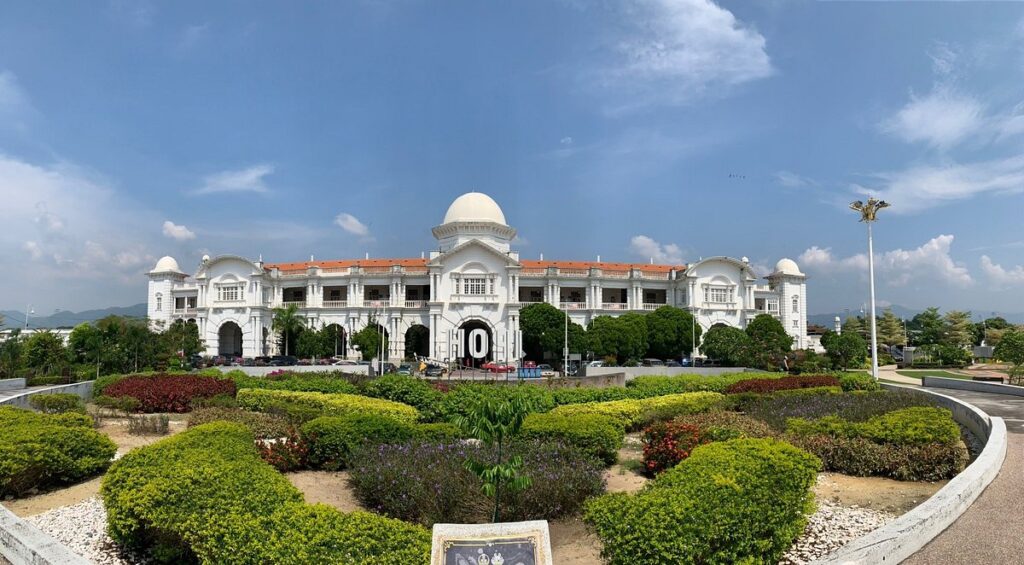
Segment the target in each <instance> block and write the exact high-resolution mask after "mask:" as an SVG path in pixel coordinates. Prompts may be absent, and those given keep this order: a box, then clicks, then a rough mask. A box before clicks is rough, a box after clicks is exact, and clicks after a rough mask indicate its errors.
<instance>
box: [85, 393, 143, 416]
mask: <svg viewBox="0 0 1024 565" xmlns="http://www.w3.org/2000/svg"><path fill="white" fill-rule="evenodd" d="M93 403H94V404H96V406H98V407H100V408H105V409H107V410H113V411H115V412H124V413H126V414H127V413H128V412H137V411H138V410H139V406H141V404H142V403H141V402H139V399H138V398H133V397H131V396H121V397H119V398H114V397H112V396H97V397H96V398H95V399H93Z"/></svg>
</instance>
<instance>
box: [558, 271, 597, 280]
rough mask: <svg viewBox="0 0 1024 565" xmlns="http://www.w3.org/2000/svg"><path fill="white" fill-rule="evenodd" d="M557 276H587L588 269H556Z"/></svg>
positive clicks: (588, 273)
mask: <svg viewBox="0 0 1024 565" xmlns="http://www.w3.org/2000/svg"><path fill="white" fill-rule="evenodd" d="M558 276H560V277H578V278H583V277H589V276H590V270H589V269H558Z"/></svg>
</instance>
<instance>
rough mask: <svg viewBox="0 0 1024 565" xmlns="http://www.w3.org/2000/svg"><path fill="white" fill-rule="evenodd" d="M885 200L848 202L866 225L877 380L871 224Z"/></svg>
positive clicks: (874, 362) (885, 205) (873, 366)
mask: <svg viewBox="0 0 1024 565" xmlns="http://www.w3.org/2000/svg"><path fill="white" fill-rule="evenodd" d="M888 207H889V203H888V202H886V201H885V200H877V199H875V198H868V201H867V203H864V202H861V201H860V200H857V201H856V202H852V203H850V209H851V210H856V211H857V212H860V221H862V222H864V223H865V224H867V225H868V282H869V288H870V295H869V298H870V300H871V376H872V377H873V378H874V379H875V380H876V381H877V380H878V334H877V332H876V328H875V250H874V241H873V238H872V234H871V224H873V223H875V219H876V216H877V215H878V211H879V210H881V209H883V208H888Z"/></svg>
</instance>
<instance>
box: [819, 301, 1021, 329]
mask: <svg viewBox="0 0 1024 565" xmlns="http://www.w3.org/2000/svg"><path fill="white" fill-rule="evenodd" d="M886 308H892V313H893V314H896V317H897V318H902V319H906V320H909V319H911V318H913V317H914V316H916V315H918V314H920V313H921V312H924V309H920V310H915V309H913V308H907V307H905V306H900V305H899V304H893V305H892V306H886V307H885V308H883V307H881V306H879V307H877V308H876V310H877V312H876V314H877V315H878V316H879V317H881V316H882V312H884V311H885V310H886ZM940 310H941V309H940ZM860 315H862V314H861V311H860V308H857V309H856V310H854V309H852V308H851V309H850V310H843V311H842V312H829V313H827V314H809V315H808V316H807V323H808V324H817V325H819V326H824V327H826V328H828V329H832V326H833V325H835V319H836V316H839V319H840V320H846V318H847V317H848V316H860ZM994 316H999V317H1002V318H1004V319H1005V320H1006V321H1007V322H1010V323H1011V324H1024V312H983V311H977V312H975V311H972V312H971V318H972V319H973V320H974V321H976V322H980V321H982V320H984V319H985V318H992V317H994Z"/></svg>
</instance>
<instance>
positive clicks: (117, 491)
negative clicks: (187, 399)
mask: <svg viewBox="0 0 1024 565" xmlns="http://www.w3.org/2000/svg"><path fill="white" fill-rule="evenodd" d="M101 491H102V494H103V502H104V505H105V506H106V508H107V531H108V533H109V534H110V536H111V537H112V538H113V539H114V540H115V541H117V542H118V543H121V544H123V545H127V546H129V547H135V548H141V549H150V550H151V554H152V555H153V556H154V557H155V558H156V559H157V560H159V561H162V562H190V561H199V562H202V563H281V564H296V565H297V564H300V563H383V562H385V560H386V559H393V560H397V562H425V561H426V560H427V559H428V557H427V555H428V553H429V546H430V541H429V540H430V534H429V532H427V531H426V530H424V529H423V528H420V527H417V526H413V525H410V524H403V523H401V522H398V521H396V520H390V519H387V518H383V517H379V516H373V515H370V514H366V513H352V514H342V513H340V512H337V511H336V510H333V509H331V508H328V507H326V506H323V505H307V504H304V503H302V494H301V493H300V492H299V491H298V490H297V489H296V488H295V487H293V486H292V485H291V484H290V483H289V482H288V479H286V478H285V477H284V476H282V475H281V474H280V473H278V472H276V471H275V470H274V469H273V468H272V467H270V466H269V465H267V464H265V463H263V462H261V461H260V460H259V458H258V456H257V451H256V448H255V446H254V443H253V437H252V435H251V434H250V433H249V432H248V430H246V428H245V427H244V426H241V425H239V424H230V423H214V424H206V425H202V426H197V427H195V428H192V429H190V430H187V431H185V432H183V433H181V434H178V435H176V436H173V437H170V438H167V439H164V440H162V441H160V442H157V443H155V444H153V445H150V446H146V447H141V448H138V449H135V450H133V451H131V452H130V453H128V454H127V455H126V456H125V457H123V458H121V459H120V460H119V461H117V462H116V463H115V464H114V465H113V466H112V467H111V469H110V471H109V472H108V473H107V475H106V476H105V477H104V479H103V486H102V489H101Z"/></svg>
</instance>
